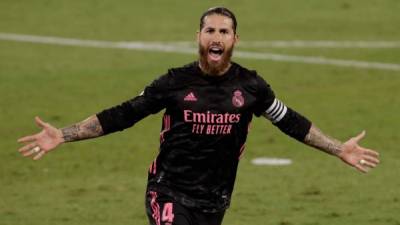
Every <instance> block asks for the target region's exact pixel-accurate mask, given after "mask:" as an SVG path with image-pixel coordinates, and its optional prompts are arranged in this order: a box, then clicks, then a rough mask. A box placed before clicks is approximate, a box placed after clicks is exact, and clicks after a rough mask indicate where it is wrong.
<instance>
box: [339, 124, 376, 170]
mask: <svg viewBox="0 0 400 225" xmlns="http://www.w3.org/2000/svg"><path fill="white" fill-rule="evenodd" d="M364 136H365V131H363V132H361V133H360V134H359V135H357V136H356V137H353V138H350V139H349V140H348V141H346V142H345V143H343V146H342V149H341V150H342V152H341V153H340V154H339V157H340V158H341V159H342V160H343V161H344V162H346V163H347V164H349V165H351V166H354V167H355V168H357V169H358V170H359V171H361V172H364V173H365V172H368V171H369V170H370V169H371V168H374V167H376V166H377V165H378V163H379V159H378V157H379V154H378V152H376V151H374V150H371V149H367V148H364V147H361V146H359V145H358V142H359V141H360V140H361V139H363V138H364Z"/></svg>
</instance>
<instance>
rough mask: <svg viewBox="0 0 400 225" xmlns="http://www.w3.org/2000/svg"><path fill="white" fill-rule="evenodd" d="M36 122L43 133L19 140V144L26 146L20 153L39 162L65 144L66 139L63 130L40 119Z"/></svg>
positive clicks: (37, 118) (36, 118)
mask: <svg viewBox="0 0 400 225" xmlns="http://www.w3.org/2000/svg"><path fill="white" fill-rule="evenodd" d="M35 121H36V124H37V125H38V126H39V127H40V128H42V131H41V132H39V133H36V134H33V135H29V136H25V137H22V138H20V139H18V142H19V143H24V144H25V145H24V146H23V147H21V148H20V149H18V151H19V152H20V153H21V154H22V155H23V156H25V157H29V156H30V157H33V159H34V160H38V159H40V158H42V157H43V156H44V155H45V154H46V153H48V152H49V151H51V150H53V149H55V148H56V147H57V146H58V145H60V144H61V143H63V142H64V138H63V134H62V132H61V130H59V129H57V128H55V127H53V126H52V125H50V124H49V123H45V122H43V121H42V120H41V119H40V118H39V117H35Z"/></svg>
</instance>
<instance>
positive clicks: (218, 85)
mask: <svg viewBox="0 0 400 225" xmlns="http://www.w3.org/2000/svg"><path fill="white" fill-rule="evenodd" d="M236 27H237V21H236V18H235V16H234V14H233V13H232V12H231V11H229V10H228V9H226V8H223V7H215V8H211V9H209V10H207V11H206V12H205V13H204V14H203V15H202V17H201V19H200V30H199V32H198V33H197V41H198V45H199V60H198V61H196V62H192V63H190V64H188V65H185V66H183V67H180V68H173V69H170V70H168V72H167V73H166V74H165V75H163V76H161V77H160V78H158V79H157V80H155V81H153V82H152V83H151V84H150V85H149V86H147V87H146V88H145V90H144V91H143V93H142V94H141V95H139V96H137V97H135V98H133V99H131V100H129V101H127V102H124V103H122V104H120V105H117V106H115V107H113V108H110V109H107V110H104V111H102V112H100V113H98V114H96V115H92V116H90V117H89V118H88V119H86V120H84V121H82V122H79V123H76V124H73V125H72V126H68V127H66V128H62V129H57V128H55V127H53V126H51V125H50V124H48V123H45V122H43V121H41V120H40V119H39V118H38V117H37V118H36V122H37V124H38V125H39V126H40V127H41V128H42V131H41V132H40V133H37V134H34V135H31V136H26V137H23V138H21V139H19V141H20V142H24V143H26V145H25V146H23V147H22V148H20V149H19V151H20V152H21V153H22V154H23V155H24V156H32V157H33V159H35V160H37V159H40V158H41V157H42V156H43V155H45V154H47V153H48V152H50V151H51V150H53V149H55V148H56V147H57V146H59V145H60V144H62V143H67V142H72V141H78V140H83V139H89V138H95V137H100V136H103V135H106V134H109V133H112V132H116V131H121V130H124V129H126V128H129V127H131V126H133V125H134V124H135V123H136V122H138V121H139V120H141V119H143V118H144V117H146V116H148V115H149V114H154V113H158V112H159V111H161V110H162V109H165V113H164V117H163V125H162V129H161V130H162V131H161V134H160V149H159V154H158V156H157V158H156V159H155V160H154V161H153V162H152V163H151V166H150V169H149V176H148V186H147V192H146V209H147V214H148V217H149V221H150V224H151V225H189V224H196V225H219V224H221V223H222V219H223V216H224V213H225V210H226V209H227V208H228V207H229V204H230V199H231V194H232V191H233V186H234V182H235V177H236V171H237V166H238V163H239V159H240V157H241V154H242V153H243V151H244V148H245V142H246V138H247V132H248V127H249V124H250V122H251V120H252V117H253V115H255V116H263V117H265V118H267V119H268V120H270V121H271V122H272V123H273V124H274V125H275V126H277V127H278V128H279V129H280V130H281V131H283V132H284V133H285V134H287V135H289V136H291V137H293V138H295V139H297V140H298V141H300V142H303V143H305V144H307V145H310V146H312V147H315V148H317V149H320V150H322V151H324V152H326V153H328V154H331V155H333V156H337V157H338V158H339V159H341V160H342V161H344V162H345V163H347V164H349V165H350V166H353V167H355V168H356V169H358V170H359V171H361V172H367V171H368V170H369V169H371V168H374V167H375V166H376V165H377V164H378V163H379V160H378V153H377V152H375V151H372V150H369V149H366V148H363V147H361V146H359V145H358V142H359V141H360V140H361V139H362V138H363V137H364V135H365V132H362V133H361V134H359V135H358V136H356V137H354V138H351V139H349V140H348V141H346V142H344V143H342V142H340V141H338V140H336V139H333V138H331V137H329V136H327V135H325V134H323V133H322V132H321V131H320V130H319V129H318V128H317V127H316V126H315V125H314V124H312V123H311V122H310V121H309V120H308V119H306V118H305V117H304V116H302V115H300V114H299V113H297V112H296V111H294V110H293V109H291V108H289V107H287V106H286V105H285V104H284V103H282V102H281V101H280V100H279V99H277V98H276V97H275V94H274V92H273V91H272V90H271V88H270V86H269V85H268V84H267V83H266V82H265V81H264V80H263V78H261V77H260V76H259V75H258V74H257V73H256V72H255V71H251V70H248V69H246V68H244V67H242V66H240V65H238V64H236V63H234V62H232V61H231V56H232V53H233V49H234V46H235V44H236V43H237V41H238V35H237V33H236Z"/></svg>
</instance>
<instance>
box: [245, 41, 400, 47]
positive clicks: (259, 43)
mask: <svg viewBox="0 0 400 225" xmlns="http://www.w3.org/2000/svg"><path fill="white" fill-rule="evenodd" d="M239 45H240V46H241V47H250V48H260V47H265V48H374V49H388V48H389V49H393V48H400V41H322V40H314V41H304V40H292V41H279V40H276V41H252V42H246V41H243V42H239Z"/></svg>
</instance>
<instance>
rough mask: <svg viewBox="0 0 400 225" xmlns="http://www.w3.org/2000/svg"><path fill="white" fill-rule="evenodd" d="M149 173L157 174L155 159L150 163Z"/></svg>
mask: <svg viewBox="0 0 400 225" xmlns="http://www.w3.org/2000/svg"><path fill="white" fill-rule="evenodd" d="M149 173H150V174H156V173H157V158H156V159H155V160H154V161H153V162H151V164H150V168H149Z"/></svg>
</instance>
